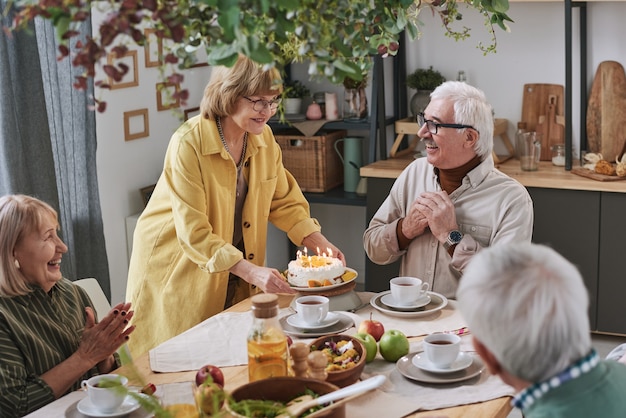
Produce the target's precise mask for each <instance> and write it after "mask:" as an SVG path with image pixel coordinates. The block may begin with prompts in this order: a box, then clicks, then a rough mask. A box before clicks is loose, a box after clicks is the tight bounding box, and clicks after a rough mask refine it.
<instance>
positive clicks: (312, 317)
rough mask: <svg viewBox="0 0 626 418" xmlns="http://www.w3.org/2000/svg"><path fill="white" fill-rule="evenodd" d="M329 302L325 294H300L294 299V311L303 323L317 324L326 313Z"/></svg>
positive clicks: (324, 317) (322, 319)
mask: <svg viewBox="0 0 626 418" xmlns="http://www.w3.org/2000/svg"><path fill="white" fill-rule="evenodd" d="M329 304H330V301H329V299H328V298H327V297H325V296H301V297H299V298H298V299H296V311H298V316H299V317H300V319H301V320H302V321H303V322H304V323H305V324H307V325H319V324H321V323H322V322H323V321H324V319H326V315H328V306H329Z"/></svg>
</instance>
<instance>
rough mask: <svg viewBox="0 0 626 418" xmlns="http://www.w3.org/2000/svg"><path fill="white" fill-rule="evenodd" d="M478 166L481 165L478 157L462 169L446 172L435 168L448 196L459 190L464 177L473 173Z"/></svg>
mask: <svg viewBox="0 0 626 418" xmlns="http://www.w3.org/2000/svg"><path fill="white" fill-rule="evenodd" d="M478 164H480V157H479V156H478V155H476V156H475V157H474V158H472V159H471V160H469V161H468V162H466V163H465V164H463V165H462V166H460V167H456V168H449V169H445V170H444V169H438V168H436V167H435V173H436V174H437V178H438V179H439V184H440V185H441V188H442V189H443V190H445V191H446V192H447V193H448V194H451V193H452V192H453V191H455V190H456V189H458V188H459V186H460V185H461V183H462V182H463V177H465V176H466V175H467V173H469V172H470V171H472V170H473V169H474V168H476V167H478Z"/></svg>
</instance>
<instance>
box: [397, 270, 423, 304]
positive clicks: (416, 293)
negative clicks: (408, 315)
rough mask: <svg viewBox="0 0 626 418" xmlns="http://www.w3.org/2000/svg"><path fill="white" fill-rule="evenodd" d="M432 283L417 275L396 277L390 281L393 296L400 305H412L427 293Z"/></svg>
mask: <svg viewBox="0 0 626 418" xmlns="http://www.w3.org/2000/svg"><path fill="white" fill-rule="evenodd" d="M429 287H430V285H429V284H428V283H427V282H422V280H420V279H418V278H417V277H407V276H403V277H394V278H393V279H391V280H390V281H389V288H390V289H391V296H392V297H393V300H394V301H395V302H396V303H397V304H398V305H403V306H411V305H413V304H414V303H415V302H417V301H418V300H419V299H420V298H421V297H422V296H424V295H426V292H427V291H428V289H429Z"/></svg>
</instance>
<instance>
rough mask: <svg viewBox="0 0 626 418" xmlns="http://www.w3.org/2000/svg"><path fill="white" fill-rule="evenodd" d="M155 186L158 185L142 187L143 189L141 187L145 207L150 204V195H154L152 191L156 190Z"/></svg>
mask: <svg viewBox="0 0 626 418" xmlns="http://www.w3.org/2000/svg"><path fill="white" fill-rule="evenodd" d="M155 187H156V184H153V185H151V186H147V187H142V188H141V189H139V192H140V193H141V200H142V201H143V206H144V207H146V206H147V205H148V201H149V200H150V197H152V192H154V188H155Z"/></svg>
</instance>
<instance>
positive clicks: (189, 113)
mask: <svg viewBox="0 0 626 418" xmlns="http://www.w3.org/2000/svg"><path fill="white" fill-rule="evenodd" d="M183 113H184V114H185V120H189V119H190V118H193V117H194V116H197V115H199V114H200V107H190V108H189V109H185V110H184V111H183Z"/></svg>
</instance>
